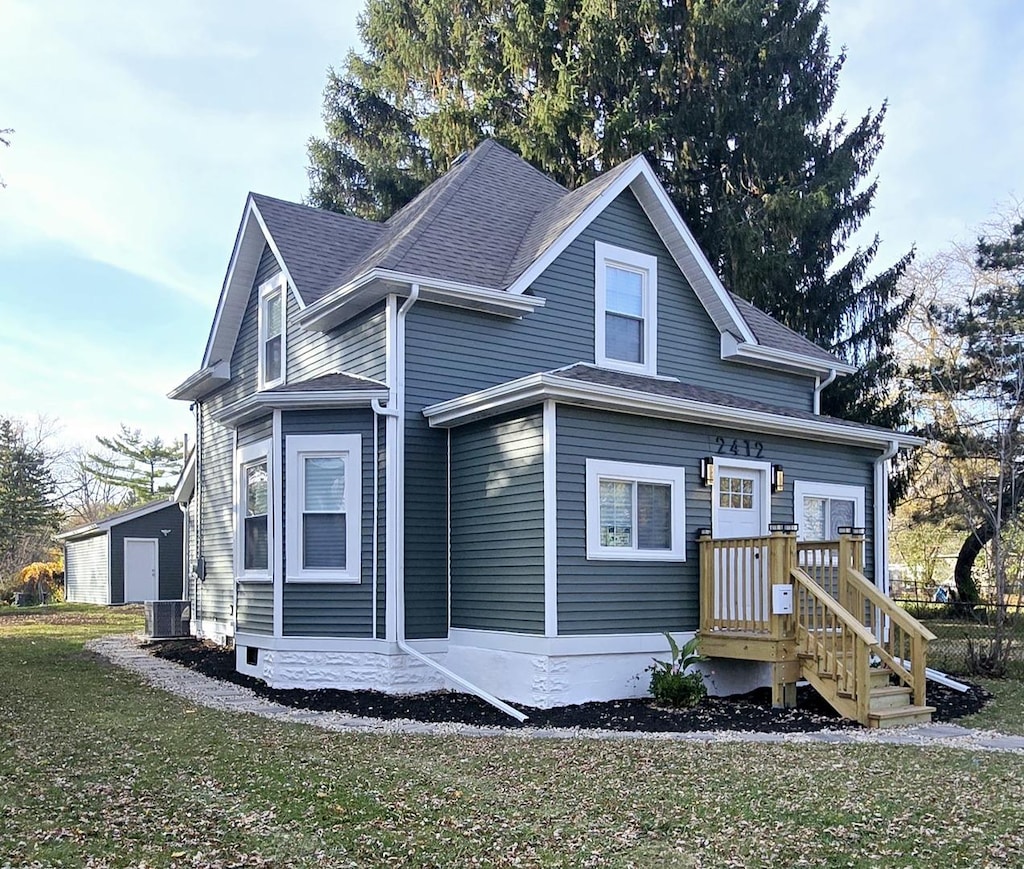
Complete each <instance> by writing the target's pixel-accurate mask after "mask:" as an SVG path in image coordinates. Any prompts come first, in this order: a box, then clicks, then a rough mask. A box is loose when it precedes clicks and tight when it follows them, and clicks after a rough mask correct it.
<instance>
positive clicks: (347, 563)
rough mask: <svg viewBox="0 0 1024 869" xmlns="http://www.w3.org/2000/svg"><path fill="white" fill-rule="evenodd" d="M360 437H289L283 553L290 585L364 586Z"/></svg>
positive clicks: (287, 443) (287, 445)
mask: <svg viewBox="0 0 1024 869" xmlns="http://www.w3.org/2000/svg"><path fill="white" fill-rule="evenodd" d="M361 442H362V439H361V438H360V436H359V435H291V436H289V437H288V439H287V441H286V442H285V443H286V447H285V452H286V455H287V466H286V473H285V477H286V479H287V481H288V483H287V486H288V489H287V500H286V505H285V510H286V512H287V514H288V523H287V541H286V545H285V552H286V554H287V559H288V569H287V575H288V579H289V580H292V581H307V582H359V581H360V578H361V577H360V563H361V559H360V528H361V524H360V514H361V506H362V505H361V500H362V498H361V490H362V487H361V485H360V456H361V452H360V449H361V446H360V445H361Z"/></svg>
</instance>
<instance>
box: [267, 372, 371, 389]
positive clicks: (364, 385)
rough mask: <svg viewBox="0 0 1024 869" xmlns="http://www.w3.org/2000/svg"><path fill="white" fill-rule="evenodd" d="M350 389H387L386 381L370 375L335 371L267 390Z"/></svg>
mask: <svg viewBox="0 0 1024 869" xmlns="http://www.w3.org/2000/svg"><path fill="white" fill-rule="evenodd" d="M350 389H387V384H386V383H381V382H380V381H379V380H371V379H370V378H369V377H360V376H358V375H356V374H345V373H344V372H340V371H339V372H334V373H333V374H321V375H320V376H319V377H311V378H310V379H309V380H300V381H298V382H297V383H286V384H283V385H282V386H275V387H274V388H273V389H268V390H266V391H267V392H274V393H281V392H285V393H287V392H338V391H341V390H350Z"/></svg>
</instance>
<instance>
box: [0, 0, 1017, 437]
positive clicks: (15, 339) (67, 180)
mask: <svg viewBox="0 0 1024 869" xmlns="http://www.w3.org/2000/svg"><path fill="white" fill-rule="evenodd" d="M361 5H362V4H361V3H358V2H355V0H351V2H346V0H342V2H338V0H292V2H289V3H288V4H282V3H279V2H271V0H249V2H244V3H243V2H241V0H225V2H216V3H211V2H208V0H176V2H175V3H173V4H168V3H155V2H136V3H124V2H122V0H0V21H2V22H3V26H2V28H0V127H14V128H15V130H16V133H15V135H14V137H13V143H12V147H11V148H9V149H4V150H0V175H2V176H3V177H4V179H5V180H6V181H7V184H8V186H7V188H6V189H4V190H0V414H6V415H13V416H18V417H21V418H23V419H32V418H34V417H35V416H36V415H37V414H40V413H42V414H46V415H49V416H51V417H55V418H57V419H59V421H60V422H61V424H62V426H63V430H62V436H63V438H64V439H65V440H66V441H68V442H80V443H84V444H91V443H92V438H93V436H94V435H96V434H106V433H112V432H114V431H116V429H117V426H118V424H119V423H120V422H122V421H123V422H125V423H128V424H130V425H132V426H133V427H141V428H142V429H143V430H144V431H145V432H146V433H147V434H151V435H152V434H160V435H161V436H163V437H165V438H173V437H175V436H179V435H180V434H181V433H183V432H185V431H188V430H190V429H191V422H190V420H191V417H190V415H189V414H188V412H187V410H186V407H185V405H183V404H181V403H177V402H171V401H169V400H168V399H166V398H165V397H164V396H165V393H166V392H167V390H168V389H169V388H170V387H171V386H173V385H174V384H176V383H178V382H179V381H181V380H182V379H184V377H185V376H187V375H188V374H190V373H191V372H192V371H194V370H195V369H196V367H197V366H198V364H199V362H200V359H201V356H202V351H203V347H204V345H205V341H206V335H207V332H208V329H209V325H210V321H211V319H212V314H213V307H214V305H215V304H216V300H217V295H218V292H219V290H220V286H221V282H222V280H223V277H224V271H225V269H226V266H227V260H228V256H229V255H230V251H231V245H232V242H233V240H234V234H235V231H236V229H237V225H238V220H239V218H240V215H241V209H242V206H243V204H244V201H245V196H246V193H247V191H249V190H257V191H260V192H263V193H267V194H270V195H273V196H279V197H282V198H285V199H292V200H296V201H297V200H299V199H301V198H302V197H303V196H304V195H305V193H306V190H307V183H306V173H305V167H306V153H305V148H306V140H307V139H308V137H309V136H310V135H311V134H316V133H319V132H320V130H321V120H320V110H321V93H322V89H323V84H324V77H325V73H326V70H327V67H328V66H330V65H332V64H336V65H340V64H341V63H342V62H343V60H344V57H345V55H346V53H347V52H348V50H349V49H350V48H353V47H356V38H357V37H356V25H355V19H356V14H357V12H358V10H359V8H361ZM833 6H834V7H835V8H834V10H833V11H832V12H830V14H829V18H828V23H829V28H830V32H831V37H832V45H833V49H834V50H838V48H839V47H840V46H842V45H846V47H847V51H848V60H847V65H846V69H845V72H844V74H843V75H842V77H841V79H840V91H839V100H838V102H839V107H840V109H841V110H843V111H845V112H846V113H847V114H848V115H849V116H850V117H851V118H856V117H859V116H860V115H861V114H862V113H863V112H864V111H866V110H867V109H868V108H870V107H878V106H879V105H880V104H881V103H882V101H883V100H885V99H887V98H888V100H889V114H888V117H887V119H886V123H885V128H884V129H885V134H886V145H885V148H884V149H883V151H882V155H881V157H880V158H879V160H878V163H877V164H876V171H877V174H878V176H879V178H880V188H879V194H878V197H877V199H876V206H875V212H874V214H873V215H872V216H871V217H869V218H868V220H867V221H866V223H865V230H866V232H867V233H868V234H873V233H874V232H878V233H879V234H881V236H882V238H883V247H882V252H881V257H880V260H879V262H880V264H882V265H884V264H888V262H890V261H891V260H892V259H895V258H896V257H898V256H899V255H900V254H901V253H903V252H904V251H905V250H907V249H908V248H909V247H910V246H911V245H912V244H914V243H915V242H916V243H917V245H918V250H919V253H920V254H921V255H928V254H930V253H933V252H935V251H937V250H939V249H941V248H942V247H943V246H944V245H945V244H946V243H947V242H949V241H950V240H952V239H954V238H970V237H971V236H972V232H973V229H972V228H973V227H974V226H976V225H977V224H978V223H979V222H981V221H982V220H984V219H985V218H986V217H987V216H988V215H989V214H990V213H991V212H992V210H993V209H994V207H995V206H996V205H997V204H999V203H1001V202H1006V201H1007V200H1009V199H1010V198H1012V197H1014V196H1016V195H1021V196H1024V178H1022V170H1021V168H1020V167H1021V159H1020V155H1021V153H1022V152H1024V54H1022V53H1021V52H1019V50H1018V47H1019V46H1020V45H1021V44H1024V7H1020V6H1019V4H1017V3H1016V2H1015V0H1004V2H996V0H988V2H984V3H976V4H965V3H962V2H943V0H906V2H901V3H890V2H881V0H835V2H834V3H833ZM864 234H865V233H864V232H862V233H861V237H863V236H864Z"/></svg>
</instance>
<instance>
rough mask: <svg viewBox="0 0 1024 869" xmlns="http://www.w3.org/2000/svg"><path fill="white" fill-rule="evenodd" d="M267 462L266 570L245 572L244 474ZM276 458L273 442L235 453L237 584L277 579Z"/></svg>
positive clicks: (240, 448)
mask: <svg viewBox="0 0 1024 869" xmlns="http://www.w3.org/2000/svg"><path fill="white" fill-rule="evenodd" d="M262 459H266V462H267V569H266V570H246V569H245V516H243V515H242V509H243V505H244V504H245V494H244V493H245V473H244V470H245V468H246V466H247V465H251V464H253V463H254V462H258V461H260V460H262ZM276 485H277V483H276V475H275V473H274V458H273V450H272V448H271V441H270V440H265V441H259V442H258V443H254V444H249V445H248V446H244V447H239V448H238V449H236V450H235V499H234V514H235V551H234V564H235V580H236V581H237V582H271V581H273V579H274V573H273V566H274V524H275V518H274V504H275V501H274V490H275V488H276Z"/></svg>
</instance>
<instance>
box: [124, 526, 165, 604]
mask: <svg viewBox="0 0 1024 869" xmlns="http://www.w3.org/2000/svg"><path fill="white" fill-rule="evenodd" d="M159 555H160V541H158V540H152V539H144V538H131V537H127V538H125V541H124V602H125V603H137V602H138V601H144V600H157V599H158V598H159V596H160V595H159V593H158V586H157V578H158V563H159V562H158V559H159Z"/></svg>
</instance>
